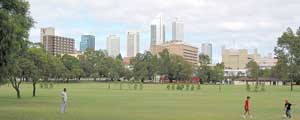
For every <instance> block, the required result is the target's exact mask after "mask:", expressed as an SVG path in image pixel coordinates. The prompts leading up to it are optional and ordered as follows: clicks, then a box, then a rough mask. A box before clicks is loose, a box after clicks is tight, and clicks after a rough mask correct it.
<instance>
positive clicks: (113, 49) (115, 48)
mask: <svg viewBox="0 0 300 120" xmlns="http://www.w3.org/2000/svg"><path fill="white" fill-rule="evenodd" d="M106 49H107V52H108V55H109V56H111V57H117V56H118V55H119V54H120V37H119V36H117V35H109V36H108V37H107V41H106Z"/></svg>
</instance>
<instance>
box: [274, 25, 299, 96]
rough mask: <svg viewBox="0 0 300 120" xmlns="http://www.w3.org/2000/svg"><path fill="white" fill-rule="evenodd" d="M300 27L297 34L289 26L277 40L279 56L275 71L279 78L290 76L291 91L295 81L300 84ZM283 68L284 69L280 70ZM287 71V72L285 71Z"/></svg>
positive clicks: (276, 53)
mask: <svg viewBox="0 0 300 120" xmlns="http://www.w3.org/2000/svg"><path fill="white" fill-rule="evenodd" d="M299 51H300V28H299V29H298V30H297V32H296V34H295V33H294V32H293V30H292V29H291V28H287V31H286V32H284V33H283V34H282V35H281V37H279V38H278V40H277V46H276V47H275V50H274V52H275V55H276V56H277V57H278V63H277V65H276V66H275V71H276V72H278V76H277V77H279V78H282V79H284V78H286V77H288V78H289V79H290V80H291V91H292V90H293V82H297V84H300V70H299V69H300V52H299ZM280 70H282V71H280ZM283 72H286V73H283Z"/></svg>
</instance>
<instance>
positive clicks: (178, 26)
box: [172, 18, 184, 41]
mask: <svg viewBox="0 0 300 120" xmlns="http://www.w3.org/2000/svg"><path fill="white" fill-rule="evenodd" d="M172 40H176V41H183V40H184V23H183V21H182V20H181V19H180V18H176V19H175V21H173V23H172Z"/></svg>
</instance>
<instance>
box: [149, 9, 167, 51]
mask: <svg viewBox="0 0 300 120" xmlns="http://www.w3.org/2000/svg"><path fill="white" fill-rule="evenodd" d="M164 42H165V24H164V22H163V17H162V15H161V14H160V15H158V16H156V17H155V19H154V20H153V21H152V23H151V43H150V44H151V46H150V47H152V46H154V45H160V44H163V43H164Z"/></svg>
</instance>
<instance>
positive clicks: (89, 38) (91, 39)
mask: <svg viewBox="0 0 300 120" xmlns="http://www.w3.org/2000/svg"><path fill="white" fill-rule="evenodd" d="M87 48H89V49H92V50H95V36H94V35H82V36H81V42H80V52H82V53H83V52H84V51H85V50H86V49H87Z"/></svg>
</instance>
